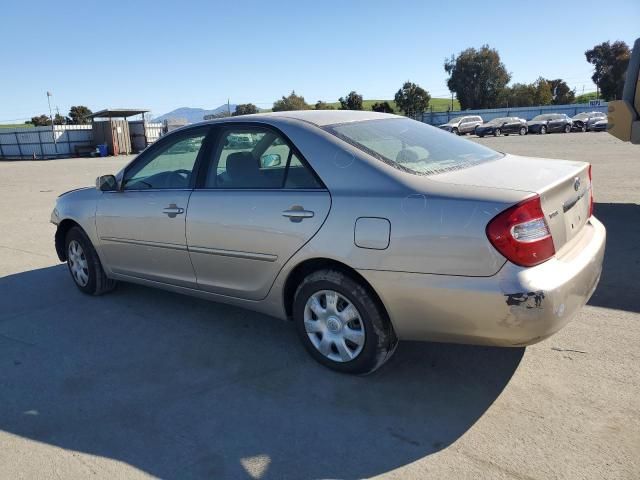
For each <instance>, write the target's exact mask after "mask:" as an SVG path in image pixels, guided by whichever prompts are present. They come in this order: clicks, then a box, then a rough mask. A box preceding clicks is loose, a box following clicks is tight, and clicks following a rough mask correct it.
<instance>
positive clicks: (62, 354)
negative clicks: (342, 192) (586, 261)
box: [0, 133, 640, 480]
mask: <svg viewBox="0 0 640 480" xmlns="http://www.w3.org/2000/svg"><path fill="white" fill-rule="evenodd" d="M473 141H480V142H481V143H483V144H486V145H489V146H492V147H493V148H495V149H497V150H501V151H505V152H510V153H516V154H523V155H533V156H542V157H550V158H570V159H576V160H586V161H590V162H592V164H593V175H594V184H595V198H596V207H595V212H596V213H595V214H596V216H597V217H598V218H600V220H602V221H603V222H604V224H605V225H606V227H607V229H608V242H607V253H606V258H605V265H604V272H603V276H602V280H601V283H600V286H599V287H598V290H597V291H596V293H595V295H594V297H593V298H592V300H591V302H590V303H589V305H588V306H586V307H585V308H584V309H583V310H582V311H581V313H580V314H579V315H578V316H577V317H576V318H575V319H574V320H573V321H572V322H571V323H570V324H569V325H568V326H567V327H566V328H565V329H563V330H562V331H560V332H559V333H558V334H556V335H554V336H553V337H551V338H549V339H548V340H546V341H544V342H542V343H539V344H537V345H534V346H531V347H527V348H486V347H474V346H463V345H449V344H436V343H417V342H416V343H413V342H405V343H402V344H401V345H400V347H399V348H398V351H397V352H396V354H395V356H394V357H393V358H392V359H391V361H390V362H389V363H387V364H386V365H385V366H384V367H383V368H381V369H380V370H378V371H377V372H376V373H374V374H373V375H370V376H367V377H352V376H346V375H340V374H337V373H334V372H331V371H329V370H327V369H325V368H323V367H321V366H320V365H318V364H316V363H315V362H314V361H313V360H312V359H311V358H310V357H309V356H308V355H307V354H306V353H305V351H304V350H303V347H302V346H301V344H300V343H299V342H298V340H297V338H296V335H295V332H294V329H293V326H292V325H291V324H288V323H287V322H283V321H278V320H275V319H272V318H269V317H266V316H264V315H260V314H256V313H252V312H249V311H246V310H242V309H239V308H234V307H230V306H225V305H221V304H216V303H211V302H206V301H202V300H198V299H194V298H190V297H184V296H180V295H177V294H172V293H167V292H163V291H159V290H154V289H150V288H145V287H141V286H135V285H128V284H122V285H120V286H119V288H118V289H117V290H116V291H115V292H113V293H112V294H110V295H106V296H103V297H89V296H86V295H83V294H81V293H80V292H79V291H78V290H77V289H76V288H75V286H74V285H73V283H72V280H71V278H70V277H69V274H68V272H67V270H66V267H65V266H64V265H62V264H60V263H59V261H58V259H57V257H56V255H55V251H54V247H53V233H54V227H53V226H52V225H51V224H49V215H50V213H51V209H52V207H53V204H54V201H55V198H56V196H57V195H58V194H60V193H62V192H64V191H66V190H69V189H72V188H76V187H79V186H84V185H91V184H93V183H94V181H95V177H96V176H97V175H99V174H105V173H114V172H115V171H116V170H118V169H119V168H121V167H122V166H123V165H124V164H125V163H126V161H127V158H123V157H119V158H106V159H100V158H94V159H65V160H55V161H16V162H0V206H1V207H2V215H0V478H7V479H9V478H11V479H19V478H25V479H27V478H28V479H33V478H36V479H40V478H41V479H50V478H64V479H86V478H96V479H117V478H127V479H129V478H148V477H150V476H151V477H161V478H176V479H185V478H212V479H220V478H240V479H244V478H248V479H251V478H264V479H309V478H348V479H352V478H363V477H377V476H379V477H380V478H388V479H423V478H436V479H443V478H462V479H464V478H468V479H502V478H505V479H512V478H514V479H550V478H562V479H629V480H631V479H637V478H640V353H639V349H638V345H640V280H639V278H638V277H639V274H640V249H639V246H640V205H639V204H640V147H638V146H632V145H627V144H624V143H622V142H619V141H618V140H616V139H614V138H613V137H610V136H609V135H608V134H606V133H572V134H568V135H565V134H554V135H545V136H540V135H530V136H525V137H519V136H509V137H499V138H493V137H489V138H484V139H482V140H479V139H476V140H473ZM523 174H526V172H523Z"/></svg>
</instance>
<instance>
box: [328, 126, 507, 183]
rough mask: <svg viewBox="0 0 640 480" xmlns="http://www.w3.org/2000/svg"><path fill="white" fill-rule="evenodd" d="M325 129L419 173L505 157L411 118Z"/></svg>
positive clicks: (362, 148)
mask: <svg viewBox="0 0 640 480" xmlns="http://www.w3.org/2000/svg"><path fill="white" fill-rule="evenodd" d="M324 129H325V130H326V131H328V132H329V133H332V134H333V135H335V136H336V137H338V138H340V139H342V140H344V141H345V142H347V143H350V144H351V145H353V146H355V147H357V148H359V149H360V150H362V151H363V152H365V153H368V154H369V155H372V156H374V157H375V158H377V159H379V160H382V161H383V162H385V163H388V164H390V165H392V166H394V167H396V168H399V169H401V170H404V171H408V172H410V173H415V174H418V175H431V174H436V173H442V172H446V171H449V170H459V169H462V168H467V167H471V166H473V165H477V164H479V163H483V162H487V161H490V160H495V159H497V158H501V157H502V156H503V154H502V153H499V152H496V151H495V150H491V149H490V148H487V147H485V146H482V145H479V144H477V143H474V142H472V141H470V140H465V139H462V138H458V137H457V136H455V135H451V134H450V133H448V132H444V131H443V130H440V129H437V128H434V127H431V126H429V125H426V124H424V123H422V122H418V121H416V120H410V119H408V118H400V119H385V120H367V121H363V122H353V123H344V124H338V125H330V126H328V127H324Z"/></svg>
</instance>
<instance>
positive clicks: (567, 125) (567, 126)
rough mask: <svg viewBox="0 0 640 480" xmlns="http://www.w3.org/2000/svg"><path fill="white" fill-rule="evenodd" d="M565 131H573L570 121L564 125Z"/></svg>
mask: <svg viewBox="0 0 640 480" xmlns="http://www.w3.org/2000/svg"><path fill="white" fill-rule="evenodd" d="M564 133H571V125H569V124H568V123H567V124H566V125H565V126H564Z"/></svg>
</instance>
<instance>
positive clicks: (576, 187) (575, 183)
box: [573, 177, 580, 192]
mask: <svg viewBox="0 0 640 480" xmlns="http://www.w3.org/2000/svg"><path fill="white" fill-rule="evenodd" d="M573 189H574V190H575V191H576V192H577V191H578V190H579V189H580V177H576V178H575V179H574V180H573Z"/></svg>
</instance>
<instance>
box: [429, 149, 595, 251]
mask: <svg viewBox="0 0 640 480" xmlns="http://www.w3.org/2000/svg"><path fill="white" fill-rule="evenodd" d="M429 179H430V180H433V181H437V182H444V183H448V184H452V185H465V186H478V187H484V188H496V189H503V190H516V191H521V192H523V199H524V198H526V197H527V196H529V194H538V195H539V196H540V201H541V205H542V211H543V212H544V215H545V219H546V221H547V224H548V225H549V230H550V231H551V236H552V237H553V244H554V246H555V250H556V252H558V251H559V250H560V249H561V248H562V247H563V246H564V245H565V244H566V243H567V242H569V241H570V240H571V239H572V238H574V237H575V236H576V235H577V234H578V233H579V232H580V230H581V229H582V227H583V226H584V225H585V224H586V223H587V220H588V219H589V209H590V201H591V191H590V190H591V181H590V179H589V164H588V163H586V162H576V161H569V160H550V159H542V158H533V157H521V156H516V155H505V156H504V157H502V158H500V159H498V160H494V161H491V162H486V163H483V164H480V165H476V166H473V167H469V168H465V169H462V170H457V171H452V172H446V173H441V174H437V175H432V176H430V177H429Z"/></svg>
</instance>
